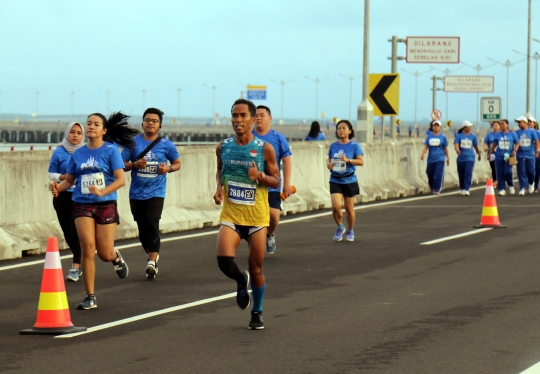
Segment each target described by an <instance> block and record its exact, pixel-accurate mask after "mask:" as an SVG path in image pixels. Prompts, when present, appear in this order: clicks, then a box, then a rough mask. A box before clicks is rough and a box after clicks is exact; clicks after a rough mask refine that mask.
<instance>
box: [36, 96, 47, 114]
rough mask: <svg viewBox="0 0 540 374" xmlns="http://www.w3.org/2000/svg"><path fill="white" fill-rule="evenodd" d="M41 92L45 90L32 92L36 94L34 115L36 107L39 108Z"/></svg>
mask: <svg viewBox="0 0 540 374" xmlns="http://www.w3.org/2000/svg"><path fill="white" fill-rule="evenodd" d="M43 92H45V90H43V91H35V92H34V93H35V94H36V113H35V114H36V116H37V115H38V109H39V94H42V93H43Z"/></svg>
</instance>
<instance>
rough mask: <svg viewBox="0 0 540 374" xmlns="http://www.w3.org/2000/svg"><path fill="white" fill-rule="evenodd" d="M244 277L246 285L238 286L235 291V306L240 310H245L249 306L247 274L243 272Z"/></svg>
mask: <svg viewBox="0 0 540 374" xmlns="http://www.w3.org/2000/svg"><path fill="white" fill-rule="evenodd" d="M243 274H244V277H245V278H246V283H245V284H243V285H241V286H239V287H238V290H237V291H236V304H238V307H239V308H240V309H247V308H248V307H249V304H251V297H250V296H249V291H248V287H249V272H248V271H247V270H244V272H243Z"/></svg>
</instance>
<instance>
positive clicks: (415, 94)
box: [401, 69, 431, 126]
mask: <svg viewBox="0 0 540 374" xmlns="http://www.w3.org/2000/svg"><path fill="white" fill-rule="evenodd" d="M401 70H403V71H404V72H406V73H409V74H412V75H414V125H415V126H416V124H417V122H416V112H417V109H418V77H419V76H420V75H422V74H426V73H428V72H430V71H431V69H430V70H426V71H424V72H423V73H419V72H418V71H415V72H414V73H411V72H410V71H407V70H405V69H401Z"/></svg>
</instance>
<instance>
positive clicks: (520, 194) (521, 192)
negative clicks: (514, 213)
mask: <svg viewBox="0 0 540 374" xmlns="http://www.w3.org/2000/svg"><path fill="white" fill-rule="evenodd" d="M519 196H525V188H522V189H521V190H519Z"/></svg>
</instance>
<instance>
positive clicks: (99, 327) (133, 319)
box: [55, 292, 236, 338]
mask: <svg viewBox="0 0 540 374" xmlns="http://www.w3.org/2000/svg"><path fill="white" fill-rule="evenodd" d="M235 296H236V292H231V293H228V294H225V295H221V296H216V297H211V298H209V299H203V300H199V301H194V302H192V303H187V304H182V305H177V306H173V307H170V308H165V309H161V310H156V311H155V312H149V313H144V314H140V315H138V316H134V317H129V318H124V319H121V320H118V321H115V322H109V323H104V324H103V325H97V326H94V327H89V328H88V330H86V331H82V332H76V333H73V334H65V335H58V336H55V338H74V337H76V336H79V335H85V334H90V333H92V332H96V331H100V330H105V329H108V328H111V327H115V326H120V325H125V324H126V323H131V322H136V321H140V320H142V319H146V318H151V317H155V316H159V315H162V314H166V313H172V312H176V311H177V310H182V309H187V308H192V307H194V306H198V305H203V304H209V303H213V302H214V301H219V300H225V299H230V298H231V297H235Z"/></svg>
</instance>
